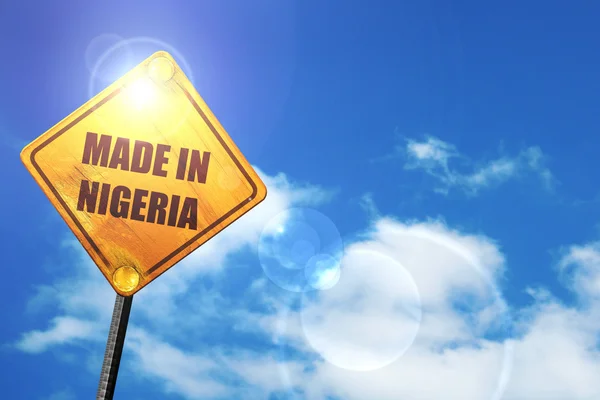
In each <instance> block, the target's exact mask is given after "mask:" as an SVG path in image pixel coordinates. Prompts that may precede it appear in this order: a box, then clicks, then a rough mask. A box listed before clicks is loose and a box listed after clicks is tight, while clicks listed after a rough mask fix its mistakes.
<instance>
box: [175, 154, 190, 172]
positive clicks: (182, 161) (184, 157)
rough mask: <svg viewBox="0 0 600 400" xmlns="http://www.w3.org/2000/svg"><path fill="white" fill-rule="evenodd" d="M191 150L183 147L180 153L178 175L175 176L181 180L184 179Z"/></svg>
mask: <svg viewBox="0 0 600 400" xmlns="http://www.w3.org/2000/svg"><path fill="white" fill-rule="evenodd" d="M189 152H190V150H189V149H186V148H185V147H182V148H181V152H180V153H179V163H178V164H177V175H176V176H175V178H177V179H179V180H183V178H184V177H185V169H186V167H187V159H188V154H189Z"/></svg>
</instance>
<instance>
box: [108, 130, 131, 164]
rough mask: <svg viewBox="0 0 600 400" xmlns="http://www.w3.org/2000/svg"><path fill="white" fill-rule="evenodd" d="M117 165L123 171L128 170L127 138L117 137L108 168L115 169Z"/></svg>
mask: <svg viewBox="0 0 600 400" xmlns="http://www.w3.org/2000/svg"><path fill="white" fill-rule="evenodd" d="M118 165H119V166H121V169H122V170H123V171H129V139H124V138H117V142H116V143H115V148H114V150H113V153H112V157H111V158H110V164H109V165H108V168H113V169H117V166H118Z"/></svg>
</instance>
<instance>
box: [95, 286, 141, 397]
mask: <svg viewBox="0 0 600 400" xmlns="http://www.w3.org/2000/svg"><path fill="white" fill-rule="evenodd" d="M132 302H133V296H128V297H124V296H121V295H120V294H117V297H116V299H115V308H114V310H113V315H112V321H111V323H110V331H109V332H108V340H107V341H106V351H105V352H104V362H103V363H102V372H101V373H100V383H99V385H98V393H97V395H96V400H112V398H113V396H114V394H115V387H116V385H117V375H118V374H119V365H120V364H121V355H122V354H123V345H124V343H125V334H126V333H127V324H128V323H129V314H130V312H131V303H132Z"/></svg>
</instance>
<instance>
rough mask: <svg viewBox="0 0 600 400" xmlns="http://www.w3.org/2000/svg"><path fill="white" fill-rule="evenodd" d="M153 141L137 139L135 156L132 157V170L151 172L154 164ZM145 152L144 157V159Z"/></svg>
mask: <svg viewBox="0 0 600 400" xmlns="http://www.w3.org/2000/svg"><path fill="white" fill-rule="evenodd" d="M153 150H154V147H153V146H152V143H148V142H143V141H141V140H136V141H135V145H134V146H133V156H132V157H131V171H132V172H139V173H140V174H146V173H148V172H150V165H151V164H152V151H153ZM142 154H143V159H142Z"/></svg>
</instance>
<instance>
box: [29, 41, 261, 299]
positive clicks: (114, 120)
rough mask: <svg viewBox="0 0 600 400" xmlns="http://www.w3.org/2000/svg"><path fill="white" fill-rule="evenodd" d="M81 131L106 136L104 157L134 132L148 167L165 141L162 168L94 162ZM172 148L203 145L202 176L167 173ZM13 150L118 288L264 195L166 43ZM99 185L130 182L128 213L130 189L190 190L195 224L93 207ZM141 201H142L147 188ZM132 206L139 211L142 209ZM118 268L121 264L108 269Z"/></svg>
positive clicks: (175, 152)
mask: <svg viewBox="0 0 600 400" xmlns="http://www.w3.org/2000/svg"><path fill="white" fill-rule="evenodd" d="M88 132H93V133H96V134H97V136H98V137H100V136H101V135H108V136H110V137H111V138H112V142H111V147H110V156H111V157H112V153H113V149H114V145H115V141H116V139H117V138H124V139H128V140H129V146H130V147H129V161H131V160H132V153H133V147H134V143H135V142H136V141H144V142H149V143H151V144H152V145H153V149H154V150H153V151H154V152H153V157H152V166H153V165H154V164H155V163H156V162H155V159H154V157H155V155H156V149H157V145H159V144H161V145H168V146H170V148H169V151H166V152H165V157H166V158H167V160H168V161H167V162H166V164H164V170H165V171H166V176H156V175H154V174H153V173H152V171H153V170H152V167H151V169H150V172H148V173H139V172H132V171H129V170H127V169H128V168H125V170H122V169H119V168H109V167H108V166H102V165H100V164H101V162H100V161H98V162H96V164H98V165H94V162H88V163H84V162H83V160H84V156H83V153H84V145H85V143H86V137H87V134H88ZM182 148H185V149H189V151H188V157H189V156H190V154H191V153H192V151H193V150H198V151H199V154H203V153H210V159H209V162H208V170H207V175H206V181H205V182H204V183H202V182H201V180H200V182H199V181H198V179H194V180H193V181H188V180H187V177H188V175H187V173H186V174H185V178H184V179H183V180H181V179H177V178H176V175H177V170H178V164H179V157H180V154H182V153H183V152H182V151H181V149H182ZM144 154H145V153H144ZM21 159H22V161H23V163H24V164H25V166H26V167H27V169H28V170H29V171H30V173H31V174H32V175H33V177H34V179H35V180H36V182H37V183H38V184H39V185H40V186H41V188H42V190H43V191H44V193H45V194H46V195H47V196H48V198H49V199H50V201H51V202H52V204H53V205H54V206H55V207H56V209H57V210H58V212H59V213H60V215H61V216H62V217H63V219H64V220H65V221H66V223H67V225H68V226H69V227H70V228H71V229H72V230H73V232H74V234H75V236H76V237H77V239H78V240H79V241H80V242H81V243H82V245H83V246H84V248H85V249H86V251H87V252H88V254H89V255H90V256H91V258H92V259H93V260H94V262H95V263H96V265H98V267H99V269H100V271H102V273H103V274H104V276H105V277H106V279H107V280H108V282H109V283H110V284H111V285H112V287H113V288H114V289H115V291H116V292H117V293H119V294H121V295H123V296H129V295H132V294H134V293H136V292H137V291H139V290H140V289H142V288H143V287H144V286H146V285H147V284H148V283H150V282H151V281H152V280H154V279H156V278H157V277H158V276H159V275H160V274H162V273H163V272H165V271H166V270H167V269H169V268H171V267H172V266H173V265H175V264H176V263H177V262H179V261H180V260H181V259H183V258H184V257H185V256H187V255H188V254H190V253H191V252H192V251H194V250H195V249H196V248H198V247H199V246H201V245H202V244H203V243H205V242H206V241H207V240H209V239H210V238H212V237H213V236H215V235H216V234H218V233H219V232H221V231H222V230H223V229H224V228H225V227H227V226H228V225H230V224H231V223H233V222H234V221H235V220H236V219H238V218H239V217H241V216H242V215H243V214H245V213H246V212H247V211H249V210H250V209H252V208H253V207H254V206H256V205H257V204H258V203H260V202H261V201H262V200H264V198H265V197H266V195H267V190H266V187H265V185H264V183H263V182H262V181H261V179H260V178H259V176H258V175H257V174H256V172H255V171H254V169H253V168H252V167H251V165H250V164H249V163H248V161H247V160H246V159H245V158H244V156H243V155H242V153H241V152H240V150H239V149H238V148H237V147H236V145H235V144H234V143H233V141H232V140H231V138H230V137H229V135H228V134H227V132H226V131H225V130H224V129H223V127H222V126H221V125H220V123H219V122H218V121H217V119H216V118H215V116H214V115H213V114H212V112H211V111H210V109H209V108H208V106H207V105H206V103H205V102H204V101H203V100H202V98H201V97H200V95H199V94H198V93H197V92H196V90H195V89H194V87H193V86H192V84H191V82H190V81H189V80H188V78H187V77H186V76H185V74H184V73H183V71H182V70H181V68H180V67H179V66H178V65H177V63H176V62H175V60H174V59H173V58H172V57H171V55H169V54H168V53H166V52H158V53H155V54H153V55H152V56H150V57H149V58H148V59H146V60H145V61H143V62H142V63H141V64H140V65H138V66H137V67H135V68H134V69H133V70H131V71H130V72H129V73H127V74H126V75H125V76H123V77H122V78H121V79H119V80H118V81H116V82H115V83H113V84H112V85H111V86H109V87H108V88H106V89H105V90H103V91H102V92H101V93H99V94H98V95H97V96H95V97H94V98H92V99H91V100H90V101H88V102H87V103H85V104H84V105H83V106H81V107H80V108H79V109H77V110H76V111H75V112H73V113H72V114H71V115H69V116H68V117H66V118H65V119H64V120H62V121H61V122H59V123H58V124H56V125H55V126H54V127H52V128H51V129H50V130H48V131H47V132H45V133H44V134H42V135H41V136H40V137H38V138H37V139H35V140H34V141H33V142H32V143H30V144H29V145H28V146H26V147H25V148H24V149H23V151H22V153H21ZM92 159H93V157H92ZM109 159H110V158H109ZM188 167H189V166H188ZM82 181H88V182H90V183H89V185H90V188H91V187H92V186H91V185H92V182H97V183H98V185H99V186H98V194H97V202H96V204H95V206H94V207H92V208H93V210H92V212H89V209H88V208H86V207H88V206H89V205H90V204H91V203H90V202H88V203H86V207H84V208H83V209H81V210H78V199H79V197H80V190H82ZM103 184H110V185H111V189H110V190H111V195H112V191H113V189H114V188H115V187H117V186H124V187H126V188H129V189H130V190H131V196H132V198H131V199H130V200H129V201H130V204H129V211H128V212H129V214H130V215H131V213H132V204H131V203H132V200H133V196H134V191H135V189H141V190H144V191H147V192H148V193H152V192H159V193H163V194H165V195H167V196H168V197H169V204H170V203H171V202H172V199H173V197H172V196H174V195H176V196H180V198H181V203H183V202H184V199H185V198H190V199H195V200H194V201H196V202H197V216H196V221H197V226H196V227H195V229H191V228H190V226H191V225H186V227H185V228H181V227H177V226H169V225H168V224H167V223H164V224H160V223H152V222H146V221H140V220H135V219H131V216H130V217H128V218H121V217H115V216H113V215H112V214H111V212H110V210H108V209H107V211H106V213H105V214H104V215H103V214H101V213H99V211H98V208H99V205H98V204H99V203H100V202H101V200H100V196H101V195H100V190H101V189H100V188H101V187H102V185H103ZM90 190H91V189H90ZM86 193H87V192H86ZM90 196H91V195H90ZM148 196H149V195H148ZM90 198H91V197H90ZM144 201H145V204H146V206H147V205H148V201H149V197H145V200H144ZM181 203H180V204H179V210H181V208H182V204H181ZM115 204H117V203H115ZM136 204H138V205H139V204H142V203H140V202H137V203H136ZM80 208H81V207H80ZM108 208H109V209H110V198H109V205H108ZM140 210H141V211H140V215H141V214H144V212H148V209H147V208H146V209H143V208H140ZM165 210H168V207H167V208H166V209H165ZM156 215H158V214H156ZM167 215H168V213H167ZM189 215H191V214H188V216H189ZM143 217H144V218H147V217H148V215H147V214H146V215H144V216H143ZM138 219H139V218H138ZM155 220H156V221H159V218H156V219H155ZM122 267H128V268H127V269H122V270H120V272H117V273H115V272H116V271H117V270H118V269H119V268H122ZM125 272H126V273H125ZM136 272H137V275H138V278H139V281H138V282H136V280H137V278H136V276H135V275H136V274H135V273H136ZM117 277H120V278H118V279H117ZM119 279H120V281H119ZM117 281H119V282H120V283H119V282H117ZM123 282H125V284H123ZM134 283H135V285H136V286H135V287H134V288H133V289H131V290H127V285H129V286H133V285H134Z"/></svg>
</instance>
